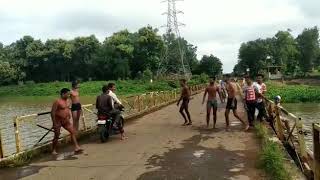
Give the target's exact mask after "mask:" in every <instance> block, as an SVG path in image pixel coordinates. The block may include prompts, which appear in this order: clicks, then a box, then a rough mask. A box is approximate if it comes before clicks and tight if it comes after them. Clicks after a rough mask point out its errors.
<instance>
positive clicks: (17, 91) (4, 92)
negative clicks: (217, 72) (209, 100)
mask: <svg viewBox="0 0 320 180" xmlns="http://www.w3.org/2000/svg"><path fill="white" fill-rule="evenodd" d="M111 82H115V83H116V85H117V94H119V95H120V96H121V95H137V94H142V93H145V92H151V91H166V90H172V89H175V88H179V82H178V81H167V80H166V81H154V82H153V83H150V82H148V81H142V80H125V81H122V80H119V81H111ZM107 83H108V82H107V81H89V82H83V83H81V84H80V92H81V95H84V96H86V95H97V94H100V93H101V88H102V86H103V85H105V84H107ZM201 83H204V82H203V80H201V79H192V80H190V81H189V85H195V84H201ZM70 86H71V84H70V83H68V82H51V83H38V84H34V83H33V84H25V85H11V86H2V87H0V97H2V98H3V97H19V96H21V97H25V96H31V97H32V96H35V97H37V96H57V95H58V94H59V90H60V89H62V88H64V87H67V88H70Z"/></svg>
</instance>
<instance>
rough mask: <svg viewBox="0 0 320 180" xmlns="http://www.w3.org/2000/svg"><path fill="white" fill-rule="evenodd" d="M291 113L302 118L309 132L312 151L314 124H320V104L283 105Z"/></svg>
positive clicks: (309, 143) (308, 136)
mask: <svg viewBox="0 0 320 180" xmlns="http://www.w3.org/2000/svg"><path fill="white" fill-rule="evenodd" d="M282 105H283V106H284V107H285V108H286V109H287V110H288V111H289V112H291V113H293V114H294V115H296V116H297V117H299V118H301V119H302V121H303V122H304V124H303V125H304V127H305V129H306V130H307V136H306V139H307V146H308V148H309V149H311V150H312V131H311V130H312V123H320V103H289V104H282Z"/></svg>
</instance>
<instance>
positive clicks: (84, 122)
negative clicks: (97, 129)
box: [81, 109, 87, 131]
mask: <svg viewBox="0 0 320 180" xmlns="http://www.w3.org/2000/svg"><path fill="white" fill-rule="evenodd" d="M84 110H85V109H84ZM84 110H82V112H81V116H82V118H81V119H82V124H83V130H84V131H85V130H87V126H86V116H85V114H84Z"/></svg>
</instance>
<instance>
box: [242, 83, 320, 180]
mask: <svg viewBox="0 0 320 180" xmlns="http://www.w3.org/2000/svg"><path fill="white" fill-rule="evenodd" d="M238 89H239V90H240V95H241V96H242V97H243V92H242V88H241V87H240V85H239V84H238ZM265 103H266V109H267V114H268V117H269V119H270V118H271V120H272V121H273V127H274V129H273V130H274V131H275V133H276V135H277V137H278V138H279V140H281V141H282V142H284V143H286V144H288V145H290V146H291V147H292V148H293V149H294V151H295V153H296V155H297V157H298V161H299V165H300V168H301V169H302V170H303V171H304V173H305V174H312V172H316V171H319V165H318V167H317V166H316V165H314V164H316V160H315V159H316V158H317V157H316V154H319V155H320V151H319V150H318V149H317V150H316V149H315V146H316V144H317V141H316V140H317V139H316V138H314V139H313V144H312V142H311V141H312V137H311V133H310V132H308V131H307V130H306V129H305V127H304V124H303V121H302V119H301V118H298V117H297V116H295V115H294V114H292V113H290V112H289V111H287V110H286V109H285V108H283V107H282V106H279V105H275V103H274V102H273V101H271V100H269V99H266V100H265ZM315 127H316V128H313V129H317V128H318V127H319V126H318V125H316V126H315ZM314 132H315V133H317V131H315V130H314ZM318 137H319V135H318ZM307 139H308V140H310V141H306V140H307ZM306 142H310V144H308V145H309V146H313V147H314V148H313V149H314V151H313V152H312V150H311V149H312V148H311V149H308V148H307V143H306ZM318 142H319V141H318ZM318 162H319V161H318ZM318 173H319V172H318ZM315 180H320V179H316V178H315Z"/></svg>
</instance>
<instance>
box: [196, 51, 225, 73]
mask: <svg viewBox="0 0 320 180" xmlns="http://www.w3.org/2000/svg"><path fill="white" fill-rule="evenodd" d="M198 68H199V72H202V73H205V74H208V75H209V76H212V77H214V76H218V75H221V74H222V63H221V61H220V59H219V58H217V57H215V56H213V55H212V54H211V55H210V56H207V55H204V56H203V57H202V58H201V60H200V64H199V67H198Z"/></svg>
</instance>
